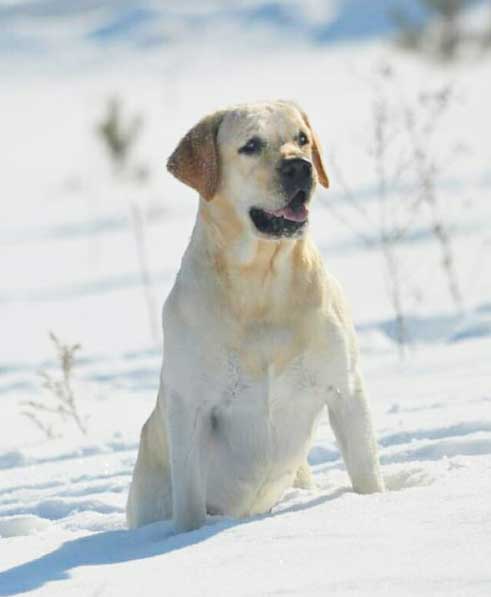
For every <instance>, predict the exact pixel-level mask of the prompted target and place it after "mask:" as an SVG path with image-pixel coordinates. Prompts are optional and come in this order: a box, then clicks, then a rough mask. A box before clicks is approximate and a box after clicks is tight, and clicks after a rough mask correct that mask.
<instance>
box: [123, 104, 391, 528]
mask: <svg viewBox="0 0 491 597" xmlns="http://www.w3.org/2000/svg"><path fill="white" fill-rule="evenodd" d="M168 169H169V171H170V172H171V173H172V174H173V175H174V176H175V177H176V178H178V179H179V180H180V181H182V182H183V183H185V184H187V185H189V186H190V187H192V188H193V189H195V190H196V191H198V193H199V194H200V206H199V212H198V217H197V220H196V225H195V227H194V231H193V234H192V238H191V241H190V243H189V246H188V248H187V250H186V253H185V255H184V257H183V260H182V264H181V269H180V271H179V273H178V275H177V278H176V282H175V284H174V287H173V289H172V291H171V293H170V295H169V297H168V299H167V301H166V303H165V307H164V316H163V319H164V360H163V367H162V374H161V383H160V390H159V394H158V399H157V404H156V406H155V409H154V411H153V412H152V414H151V415H150V418H149V419H148V421H147V422H146V423H145V425H144V427H143V430H142V434H141V442H140V448H139V452H138V458H137V461H136V466H135V470H134V475H133V480H132V483H131V487H130V492H129V497H128V505H127V517H128V524H129V526H130V527H138V526H141V525H144V524H148V523H151V522H154V521H157V520H162V519H166V518H173V521H174V525H175V528H176V530H177V531H189V530H191V529H195V528H197V527H200V526H201V525H203V524H204V523H205V520H206V515H207V513H208V514H221V515H226V516H233V517H241V516H248V515H252V514H258V513H263V512H268V511H269V510H270V509H271V508H272V507H273V506H274V505H275V504H276V503H277V502H278V500H279V499H280V498H281V496H282V494H283V492H284V491H285V490H286V489H287V488H289V487H291V486H292V485H297V486H302V487H309V486H312V478H311V473H310V469H309V466H308V464H307V455H308V452H309V448H310V445H311V441H312V435H313V433H314V430H315V426H316V422H317V421H318V419H319V417H320V415H322V413H323V411H324V410H325V407H326V406H327V408H328V411H329V418H330V422H331V425H332V427H333V429H334V433H335V435H336V439H337V442H338V444H339V447H340V450H341V453H342V456H343V459H344V462H345V463H346V468H347V470H348V472H349V475H350V478H351V481H352V484H353V487H354V489H355V491H357V492H359V493H371V492H376V491H383V488H384V485H383V481H382V477H381V474H380V468H379V462H378V455H377V446H376V441H375V437H374V433H373V429H372V423H371V418H370V412H369V408H368V405H367V401H366V399H365V395H364V391H363V383H362V379H361V376H360V372H359V368H358V357H357V347H356V339H355V334H354V330H353V325H352V322H351V319H350V316H349V313H348V308H347V306H346V303H345V300H344V298H343V295H342V292H341V290H340V287H339V285H338V283H337V282H336V280H334V279H333V278H332V276H330V275H329V274H328V273H327V272H326V271H325V269H324V267H323V263H322V258H321V256H320V255H319V252H318V251H317V249H316V247H315V246H314V245H313V243H312V240H311V239H310V237H309V234H308V220H309V207H310V202H311V198H312V194H313V192H314V190H315V187H316V184H317V182H319V183H320V184H321V185H322V186H324V187H327V186H328V184H329V182H328V178H327V174H326V170H325V166H324V162H323V159H322V154H321V149H320V146H319V141H318V139H317V137H316V135H315V133H314V131H313V130H312V128H311V126H310V124H309V120H308V118H307V116H306V115H305V114H304V113H303V112H302V111H301V110H300V109H299V108H298V107H297V106H296V105H294V104H292V103H290V102H284V101H277V102H271V103H256V104H247V105H239V106H236V107H232V108H230V109H227V110H223V111H220V112H216V113H215V114H212V115H210V116H207V117H206V118H204V119H203V120H201V121H200V122H199V123H198V124H197V125H196V126H195V127H194V128H193V129H192V130H191V131H189V132H188V134H187V135H186V136H185V137H184V138H183V139H182V141H181V142H180V143H179V145H178V146H177V149H176V150H175V151H174V153H173V154H172V156H171V157H170V159H169V161H168Z"/></svg>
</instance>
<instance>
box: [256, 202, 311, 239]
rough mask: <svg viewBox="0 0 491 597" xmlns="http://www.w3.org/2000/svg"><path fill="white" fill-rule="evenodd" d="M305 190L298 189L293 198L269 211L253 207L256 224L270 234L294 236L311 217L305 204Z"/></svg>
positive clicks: (261, 230) (260, 229) (260, 230)
mask: <svg viewBox="0 0 491 597" xmlns="http://www.w3.org/2000/svg"><path fill="white" fill-rule="evenodd" d="M306 199H307V195H306V193H305V191H298V192H297V193H295V195H294V196H293V198H292V199H291V200H290V201H289V202H288V203H287V205H285V206H284V207H282V208H280V209H276V210H275V211H267V210H265V209H260V208H258V207H253V208H252V209H251V210H250V212H249V214H250V216H251V220H252V221H253V223H254V226H255V227H256V228H257V229H258V230H259V232H262V233H263V234H266V235H268V236H275V237H280V236H294V235H295V233H297V232H298V231H299V230H300V229H301V228H303V227H304V226H305V224H306V223H307V221H308V218H309V210H308V208H307V206H306V205H305V202H306Z"/></svg>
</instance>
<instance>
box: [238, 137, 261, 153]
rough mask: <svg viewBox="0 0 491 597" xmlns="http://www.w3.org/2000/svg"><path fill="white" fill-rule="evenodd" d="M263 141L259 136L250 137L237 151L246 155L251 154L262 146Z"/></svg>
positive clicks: (258, 150)
mask: <svg viewBox="0 0 491 597" xmlns="http://www.w3.org/2000/svg"><path fill="white" fill-rule="evenodd" d="M263 145H264V142H263V141H262V140H261V139H260V138H259V137H252V139H249V141H247V143H246V144H245V145H243V146H242V147H241V148H240V149H239V153H245V154H246V155H252V154H254V153H259V152H260V151H261V149H262V148H263Z"/></svg>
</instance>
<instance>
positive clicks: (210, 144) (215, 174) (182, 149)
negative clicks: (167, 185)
mask: <svg viewBox="0 0 491 597" xmlns="http://www.w3.org/2000/svg"><path fill="white" fill-rule="evenodd" d="M223 116H224V112H215V113H214V114H211V115H209V116H206V117H205V118H203V119H202V120H200V121H199V122H198V124H197V125H196V126H194V127H193V128H192V129H191V130H190V131H189V132H188V133H187V134H186V135H185V136H184V137H183V139H181V141H180V143H179V145H178V146H177V147H176V149H175V150H174V152H173V154H172V155H171V156H170V158H169V159H168V160H167V170H169V172H170V173H171V174H173V175H174V176H175V177H176V178H177V179H178V180H180V181H181V182H183V183H184V184H187V185H189V186H190V187H192V188H193V189H195V190H196V191H198V193H199V194H200V195H201V196H202V197H203V198H204V199H206V200H207V201H210V200H211V199H213V197H214V195H215V193H216V191H217V187H218V181H219V175H220V162H219V156H218V147H217V134H218V129H219V127H220V124H221V122H222V119H223Z"/></svg>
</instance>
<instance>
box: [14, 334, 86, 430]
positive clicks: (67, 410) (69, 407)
mask: <svg viewBox="0 0 491 597" xmlns="http://www.w3.org/2000/svg"><path fill="white" fill-rule="evenodd" d="M49 337H50V340H51V342H52V343H53V345H54V347H55V350H56V353H57V358H58V364H59V367H60V373H61V376H60V377H58V378H54V377H52V375H51V374H50V373H48V372H47V371H40V376H41V377H42V380H43V382H42V387H43V388H44V389H45V390H47V391H48V395H49V397H50V399H51V402H48V403H44V402H40V401H36V400H25V401H23V402H22V403H21V404H22V406H23V407H24V410H23V411H22V414H23V415H24V416H26V417H28V418H29V419H30V420H31V421H32V422H33V423H34V424H35V425H36V426H37V427H38V428H39V429H41V430H42V431H43V432H44V433H45V434H46V436H47V437H48V438H53V437H55V434H54V431H53V424H52V423H51V422H50V421H48V420H46V419H45V418H42V417H46V416H48V417H49V416H51V417H52V416H58V417H60V418H61V419H62V420H64V421H65V420H72V421H73V422H74V423H75V424H76V425H77V427H78V428H79V429H80V431H81V432H82V433H83V434H84V435H86V434H87V424H86V419H85V418H83V417H82V416H81V415H80V413H79V410H78V406H77V402H76V398H75V393H74V390H73V386H72V376H73V368H74V365H75V354H76V352H77V351H78V350H80V348H81V346H80V344H73V345H68V344H63V343H62V342H61V341H60V340H59V339H58V337H57V336H55V334H54V333H53V332H50V334H49Z"/></svg>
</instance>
